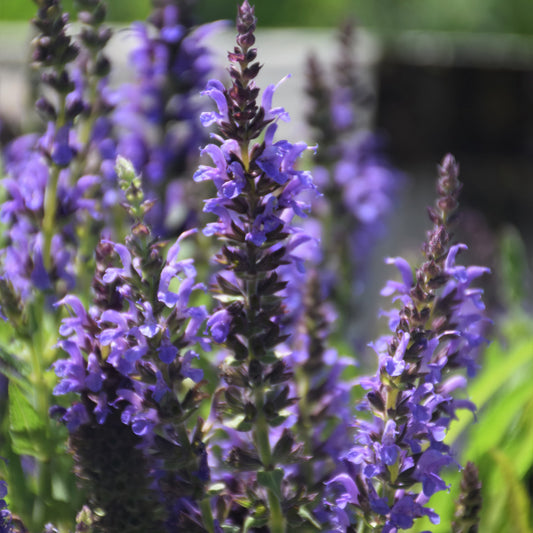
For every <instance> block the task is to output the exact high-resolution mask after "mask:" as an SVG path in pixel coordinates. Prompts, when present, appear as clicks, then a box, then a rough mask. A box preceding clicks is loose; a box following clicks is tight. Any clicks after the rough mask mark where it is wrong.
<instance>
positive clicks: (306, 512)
mask: <svg viewBox="0 0 533 533" xmlns="http://www.w3.org/2000/svg"><path fill="white" fill-rule="evenodd" d="M298 515H299V516H301V517H302V518H303V519H304V520H307V521H308V522H310V523H311V524H313V526H315V527H316V528H317V529H322V526H321V524H319V523H318V522H317V521H316V519H315V517H314V516H313V515H312V514H311V513H310V512H309V510H308V509H307V507H306V506H305V505H302V506H301V507H300V508H299V509H298Z"/></svg>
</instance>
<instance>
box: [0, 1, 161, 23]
mask: <svg viewBox="0 0 533 533" xmlns="http://www.w3.org/2000/svg"><path fill="white" fill-rule="evenodd" d="M62 4H63V6H64V8H65V11H67V12H68V13H74V12H75V9H74V6H75V2H74V0H63V2H62ZM150 5H151V2H150V0H128V1H127V2H121V1H119V0H115V1H112V2H109V3H108V6H109V7H108V10H109V15H108V16H107V19H108V20H110V21H115V22H131V21H133V20H142V19H145V18H146V17H147V15H148V13H149V12H150ZM35 10H36V6H35V3H34V2H32V1H31V0H1V1H0V21H3V20H30V19H31V18H33V17H34V16H35Z"/></svg>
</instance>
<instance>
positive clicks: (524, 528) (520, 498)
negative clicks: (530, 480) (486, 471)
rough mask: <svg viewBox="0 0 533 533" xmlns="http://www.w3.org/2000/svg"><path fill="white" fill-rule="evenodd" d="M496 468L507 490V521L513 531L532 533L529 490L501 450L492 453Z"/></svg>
mask: <svg viewBox="0 0 533 533" xmlns="http://www.w3.org/2000/svg"><path fill="white" fill-rule="evenodd" d="M491 456H492V457H493V459H494V461H495V463H496V466H497V467H498V470H499V472H500V474H501V475H502V477H503V480H504V487H505V489H506V494H505V495H503V494H502V497H503V496H505V502H506V508H507V509H506V511H507V512H506V513H505V516H506V521H507V524H508V525H509V526H510V529H511V531H516V532H520V533H532V532H531V528H530V527H529V512H530V505H531V504H530V501H529V497H528V494H527V490H526V488H525V487H524V485H523V484H522V483H521V482H520V480H519V479H518V477H517V475H516V471H515V468H514V465H513V463H512V461H511V460H510V459H509V457H507V455H506V454H504V453H503V452H502V451H500V450H493V451H492V452H491Z"/></svg>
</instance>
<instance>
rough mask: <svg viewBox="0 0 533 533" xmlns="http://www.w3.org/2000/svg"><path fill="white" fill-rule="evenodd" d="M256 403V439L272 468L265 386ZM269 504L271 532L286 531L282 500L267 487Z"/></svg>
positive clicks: (259, 390) (268, 467)
mask: <svg viewBox="0 0 533 533" xmlns="http://www.w3.org/2000/svg"><path fill="white" fill-rule="evenodd" d="M255 405H256V408H257V419H256V423H255V428H254V432H253V434H254V440H255V445H256V448H257V451H258V452H259V458H260V459H261V463H263V468H264V469H265V470H267V471H268V470H272V469H273V468H274V466H275V464H274V461H273V458H272V450H271V449H270V439H269V428H268V422H267V420H266V418H265V415H264V413H263V406H264V390H263V387H258V388H257V389H256V390H255ZM267 494H268V506H269V510H270V519H269V525H270V531H271V533H285V519H284V517H283V511H282V509H281V502H280V501H279V498H278V496H277V494H276V493H275V492H274V491H273V490H272V489H267Z"/></svg>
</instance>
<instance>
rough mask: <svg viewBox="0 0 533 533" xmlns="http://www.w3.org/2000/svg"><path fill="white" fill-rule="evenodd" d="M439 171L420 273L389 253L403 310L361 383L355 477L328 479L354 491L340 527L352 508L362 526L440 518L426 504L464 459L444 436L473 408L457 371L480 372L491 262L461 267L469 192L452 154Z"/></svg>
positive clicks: (388, 290)
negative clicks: (459, 213)
mask: <svg viewBox="0 0 533 533" xmlns="http://www.w3.org/2000/svg"><path fill="white" fill-rule="evenodd" d="M439 174H440V177H439V180H438V184H437V191H438V195H439V196H438V200H437V203H436V207H435V208H431V209H430V210H429V213H430V218H431V220H432V221H433V223H434V227H433V230H432V231H431V232H430V233H428V238H427V241H426V243H425V244H424V256H425V262H424V263H423V264H422V266H420V267H419V268H418V269H417V270H416V271H415V272H414V274H413V272H412V271H411V268H410V266H409V265H408V263H407V262H406V261H405V260H403V259H401V258H396V259H392V260H390V262H391V263H393V264H395V265H396V266H397V267H398V269H399V270H400V273H401V275H402V281H401V282H389V283H388V284H387V286H386V287H385V289H384V291H383V292H384V294H386V295H394V296H395V298H396V299H397V300H399V301H400V303H401V308H400V310H398V311H395V312H393V313H390V314H389V319H390V320H389V326H390V329H391V332H392V333H391V334H390V335H389V336H386V337H384V338H382V339H380V340H379V341H378V342H376V343H375V345H374V349H375V350H376V353H377V356H378V362H379V364H378V370H377V373H376V374H375V375H374V376H371V377H368V378H362V379H361V380H360V383H361V386H362V387H363V388H364V389H365V390H367V391H368V392H367V394H366V397H365V400H364V401H363V403H362V405H361V408H362V409H364V410H366V411H369V412H370V414H371V415H372V418H371V419H370V420H368V421H365V420H360V421H358V422H357V425H356V430H357V431H356V440H355V446H354V447H353V448H352V449H351V450H350V451H349V452H348V453H347V454H346V455H345V460H346V462H347V465H348V472H349V475H346V474H342V475H339V476H337V477H336V478H334V479H333V480H331V482H330V484H331V485H330V486H332V487H335V486H337V487H338V486H341V487H343V488H344V490H345V491H346V492H345V493H344V496H342V497H341V499H340V500H339V499H337V502H336V504H333V507H334V509H335V511H336V513H337V514H338V515H341V518H340V519H339V524H342V523H343V522H344V523H347V522H348V523H349V521H350V513H349V512H347V511H346V510H347V509H348V510H349V511H351V512H352V513H353V514H357V517H358V521H359V523H360V530H361V531H375V530H378V529H379V530H380V531H384V532H393V531H397V530H399V529H409V528H410V527H412V525H413V523H414V521H415V520H416V519H418V518H420V517H422V516H428V517H429V519H430V520H431V521H432V522H433V523H438V520H439V517H438V515H436V514H435V513H434V512H433V511H432V510H431V509H429V508H427V507H426V504H427V502H428V501H429V499H430V498H431V496H432V495H433V494H434V493H435V492H438V491H441V490H445V489H446V488H447V485H446V482H445V481H444V480H443V479H442V474H441V471H442V469H443V468H444V467H446V466H448V465H454V464H456V463H455V459H454V458H453V456H452V454H451V450H450V448H449V446H448V445H447V444H445V442H444V438H445V436H446V432H447V429H448V427H449V425H450V423H451V421H452V420H453V419H454V418H456V410H457V409H463V408H467V409H470V410H472V411H474V410H475V406H474V405H473V404H472V403H471V402H469V401H467V400H466V399H461V398H460V396H459V395H457V394H456V391H457V389H462V388H464V387H465V385H466V378H465V377H464V376H463V375H462V374H461V373H457V371H458V370H464V371H466V374H467V376H468V377H471V376H472V375H473V374H474V372H475V370H476V363H475V360H474V357H475V355H476V352H477V348H478V347H479V345H480V344H481V343H482V342H483V341H484V339H483V336H482V325H483V324H484V323H486V319H485V317H484V315H483V309H484V306H483V302H482V300H481V290H480V289H474V288H472V287H471V283H472V282H473V280H475V279H476V278H477V277H479V276H480V275H482V274H483V273H485V272H487V271H488V269H486V268H482V267H476V266H470V267H463V266H458V265H456V264H455V258H456V255H457V253H458V251H460V250H461V249H462V248H464V245H451V235H450V225H451V223H452V222H453V219H454V218H455V215H456V208H457V205H458V204H457V197H458V194H459V191H460V189H461V184H460V182H459V180H458V165H457V164H456V163H455V160H454V159H453V157H452V156H451V155H447V156H446V157H445V158H444V159H443V162H442V165H441V166H440V168H439ZM419 484H420V485H419ZM418 486H420V487H421V488H420V489H417V488H416V487H418ZM352 516H353V515H352ZM365 528H366V529H365ZM339 530H340V531H343V530H344V529H342V526H340V529H339Z"/></svg>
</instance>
